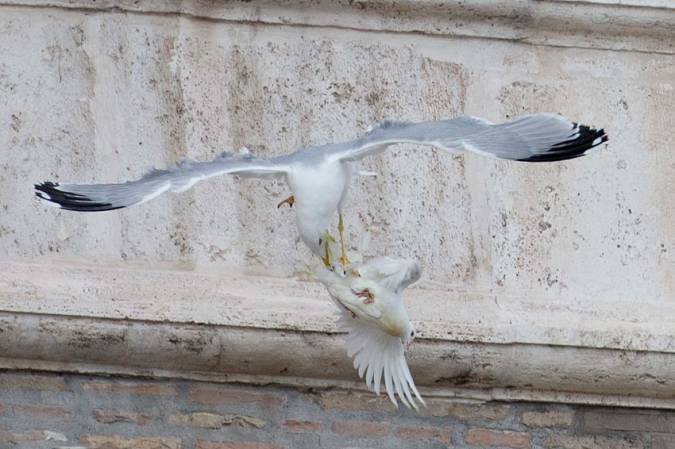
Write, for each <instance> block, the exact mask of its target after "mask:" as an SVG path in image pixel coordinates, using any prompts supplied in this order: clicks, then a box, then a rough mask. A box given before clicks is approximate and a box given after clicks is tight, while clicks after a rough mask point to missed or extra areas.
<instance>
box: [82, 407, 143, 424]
mask: <svg viewBox="0 0 675 449" xmlns="http://www.w3.org/2000/svg"><path fill="white" fill-rule="evenodd" d="M94 417H95V418H96V421H98V422H100V423H103V424H115V423H120V422H122V423H131V424H136V425H137V426H145V425H147V424H148V423H149V422H150V421H152V418H151V417H150V416H148V415H143V414H140V413H134V412H124V411H120V410H100V409H98V410H94Z"/></svg>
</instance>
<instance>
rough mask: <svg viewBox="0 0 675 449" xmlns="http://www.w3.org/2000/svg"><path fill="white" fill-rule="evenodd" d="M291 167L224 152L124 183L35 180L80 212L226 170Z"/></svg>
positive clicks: (178, 188) (145, 197)
mask: <svg viewBox="0 0 675 449" xmlns="http://www.w3.org/2000/svg"><path fill="white" fill-rule="evenodd" d="M287 170H288V168H287V167H286V166H285V165H282V164H279V163H278V162H277V161H275V160H267V159H256V158H253V157H252V156H250V155H249V154H248V153H241V154H229V153H224V154H222V155H220V156H218V157H217V158H216V159H214V160H212V161H210V162H194V161H191V160H187V159H186V160H183V161H181V162H180V163H179V164H178V165H177V166H176V167H174V168H171V169H169V170H157V169H153V170H151V171H150V172H149V173H147V174H145V175H144V176H143V177H142V178H141V179H139V180H137V181H130V182H125V183H121V184H59V183H55V182H49V181H47V182H43V183H41V184H35V195H36V196H37V197H38V198H40V199H41V200H43V201H45V202H47V203H49V204H50V205H53V206H56V207H59V208H61V209H66V210H73V211H79V212H100V211H106V210H114V209H121V208H123V207H128V206H132V205H134V204H141V203H145V202H146V201H150V200H151V199H153V198H156V197H157V196H159V195H161V194H163V193H164V192H167V191H171V192H177V193H180V192H184V191H185V190H188V189H189V188H191V187H192V186H193V185H195V184H196V183H198V182H199V181H202V180H204V179H207V178H210V177H213V176H218V175H222V174H225V173H231V174H239V175H243V176H258V177H266V176H277V175H282V174H284V173H286V172H287Z"/></svg>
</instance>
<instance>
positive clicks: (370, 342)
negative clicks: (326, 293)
mask: <svg viewBox="0 0 675 449" xmlns="http://www.w3.org/2000/svg"><path fill="white" fill-rule="evenodd" d="M340 311H341V315H340V319H339V320H338V326H339V328H340V330H342V331H345V332H347V336H346V340H347V341H346V343H347V355H348V356H349V357H354V368H355V369H357V371H358V373H359V377H361V378H364V376H365V378H364V380H365V381H366V385H367V386H368V388H369V389H370V390H372V391H375V393H376V394H380V386H381V384H382V380H383V379H384V385H385V390H386V392H387V395H388V396H389V399H390V400H391V401H392V403H394V405H397V402H396V396H395V395H398V397H399V399H400V400H401V402H402V403H403V404H404V405H406V406H408V407H414V408H415V409H416V408H417V404H416V402H415V400H414V398H413V396H412V394H411V391H412V392H415V396H417V398H418V400H419V401H420V402H422V401H421V398H420V397H419V393H417V388H416V387H415V383H414V382H413V380H412V376H410V370H409V369H408V365H407V363H406V361H405V353H404V349H403V344H402V343H401V339H400V338H398V337H392V336H390V335H387V334H386V333H384V332H383V331H382V330H380V329H379V328H377V327H376V326H373V325H372V324H369V323H368V322H367V321H364V320H363V319H361V318H354V317H353V316H352V315H351V313H350V312H349V311H347V310H345V309H344V308H343V307H340Z"/></svg>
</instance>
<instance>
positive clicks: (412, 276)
mask: <svg viewBox="0 0 675 449" xmlns="http://www.w3.org/2000/svg"><path fill="white" fill-rule="evenodd" d="M357 270H358V272H359V273H360V274H361V275H362V276H363V277H364V278H367V279H373V280H375V281H376V282H378V283H379V284H381V285H382V286H383V287H385V288H388V289H390V290H391V291H393V292H397V293H398V294H400V293H401V292H402V291H403V289H405V288H406V287H408V286H409V285H410V284H413V283H415V282H417V281H418V280H419V278H420V276H421V275H422V272H421V270H420V267H419V265H418V264H417V262H416V261H415V260H413V259H401V258H394V257H387V256H381V257H376V258H374V259H371V260H370V261H368V263H367V264H362V265H359V266H358V267H357Z"/></svg>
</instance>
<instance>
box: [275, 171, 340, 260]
mask: <svg viewBox="0 0 675 449" xmlns="http://www.w3.org/2000/svg"><path fill="white" fill-rule="evenodd" d="M351 171H352V167H351V164H349V163H345V162H341V161H339V160H330V159H329V160H325V161H323V162H321V163H319V164H317V165H306V164H304V163H297V164H291V166H290V167H289V170H288V173H287V174H286V182H287V183H288V186H289V187H290V189H291V192H292V193H293V196H294V197H295V203H294V205H293V207H294V208H295V214H296V220H297V224H298V232H299V233H300V237H301V238H302V240H303V242H305V244H306V245H307V246H308V247H309V248H310V249H311V250H312V252H314V253H315V254H319V253H320V252H321V248H322V246H321V243H322V242H321V240H322V238H323V234H324V233H325V232H326V231H327V230H329V229H331V228H332V227H333V224H334V223H333V222H334V220H335V211H336V210H339V211H342V206H343V203H344V200H345V198H346V196H347V191H348V187H349V179H350V177H351Z"/></svg>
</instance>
